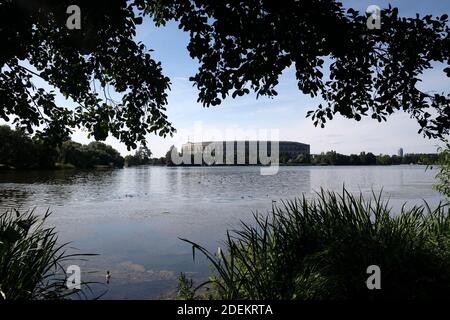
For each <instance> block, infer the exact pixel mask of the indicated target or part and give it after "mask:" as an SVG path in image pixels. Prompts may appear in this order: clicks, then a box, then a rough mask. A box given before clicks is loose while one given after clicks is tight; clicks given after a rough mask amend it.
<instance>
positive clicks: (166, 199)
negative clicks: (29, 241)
mask: <svg viewBox="0 0 450 320" xmlns="http://www.w3.org/2000/svg"><path fill="white" fill-rule="evenodd" d="M433 176H434V172H432V171H425V167H421V166H392V167H281V168H280V170H279V173H278V174H277V175H274V176H261V175H260V170H259V168H257V167H195V168H194V167H192V168H189V167H183V168H181V167H174V168H168V167H138V168H126V169H122V170H106V171H82V170H61V171H27V172H19V171H18V172H0V209H1V210H4V209H5V208H11V207H17V206H21V207H22V208H32V207H38V210H41V211H43V210H45V209H46V208H48V207H50V208H51V210H52V211H53V215H52V216H51V219H50V220H49V222H50V223H51V224H53V225H55V226H56V228H57V230H58V231H59V232H60V236H61V241H73V246H75V247H78V248H80V249H82V252H89V253H99V254H101V256H99V257H94V258H90V259H89V261H87V262H84V263H82V270H83V272H84V273H83V274H84V275H85V276H86V277H87V278H88V279H89V280H95V281H100V282H103V283H105V285H107V286H108V287H109V291H108V293H107V295H106V296H105V297H106V298H160V297H167V296H170V294H171V293H173V291H174V290H175V286H176V277H177V275H178V274H179V272H181V271H183V272H187V273H189V274H190V275H193V276H194V278H195V277H197V278H202V277H204V276H205V275H206V274H207V271H208V267H207V264H205V263H202V262H201V261H199V260H197V262H196V263H193V262H192V252H191V250H190V247H189V246H188V245H187V244H185V243H183V242H181V241H180V240H179V239H178V237H182V238H188V239H191V240H193V241H196V242H200V243H202V244H205V245H207V247H209V248H210V249H212V250H215V249H216V248H217V245H218V241H220V240H221V239H222V237H223V236H224V234H225V230H226V229H227V228H233V227H235V226H236V225H237V224H238V222H239V221H240V220H244V221H249V219H251V215H252V212H254V211H256V210H258V211H260V212H266V211H267V210H269V209H270V208H271V205H272V201H277V200H279V199H286V198H293V197H295V196H299V195H301V194H302V193H304V194H305V195H306V196H307V197H312V196H313V192H314V191H315V190H319V189H320V187H325V188H327V189H333V190H341V189H342V185H343V183H345V185H346V187H347V188H348V189H349V190H350V191H352V192H360V191H361V192H363V193H364V194H365V195H370V194H371V192H372V190H374V191H375V192H379V191H380V190H381V189H382V188H383V190H384V192H385V195H386V196H389V197H390V198H391V204H392V206H393V207H394V209H396V208H399V207H400V206H401V204H403V202H405V201H408V202H409V203H410V204H416V203H420V202H421V199H425V200H427V201H428V202H429V203H430V204H431V205H435V204H437V203H438V202H439V195H438V194H437V193H436V192H435V191H433V190H432V188H431V185H432V184H433V182H434V180H433ZM107 270H109V271H110V272H111V275H112V276H111V279H110V283H109V284H106V278H105V274H106V271H107Z"/></svg>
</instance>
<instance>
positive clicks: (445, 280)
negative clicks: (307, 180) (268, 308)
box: [182, 188, 450, 299]
mask: <svg viewBox="0 0 450 320" xmlns="http://www.w3.org/2000/svg"><path fill="white" fill-rule="evenodd" d="M182 240H184V241H186V242H188V243H190V244H191V245H192V248H193V253H194V258H195V252H196V251H197V250H198V251H200V252H202V253H203V254H204V255H205V256H206V257H207V258H208V259H209V261H210V263H211V264H212V266H213V270H214V272H213V274H212V275H211V277H210V278H209V280H208V281H206V282H204V283H202V284H201V285H200V286H198V287H197V288H196V289H195V290H198V289H200V288H204V287H210V288H211V289H212V290H210V292H212V293H211V296H210V298H220V299H435V298H437V299H450V216H449V207H448V205H440V206H438V207H437V208H436V209H434V210H432V209H431V208H430V207H429V206H428V205H427V204H426V203H425V204H424V205H423V206H415V207H413V208H410V209H407V208H406V207H405V206H403V207H402V209H401V212H399V213H398V214H397V215H395V213H393V212H391V209H390V208H389V204H388V202H387V201H383V200H382V194H381V193H380V194H379V195H375V194H373V197H372V198H371V199H368V200H365V199H363V197H362V195H359V196H354V195H352V194H350V193H349V192H348V191H347V190H345V188H344V189H343V191H342V193H341V194H337V193H335V192H326V191H324V190H321V191H320V192H319V193H317V195H316V197H315V199H314V200H307V199H306V198H305V197H304V196H303V197H302V198H298V199H295V200H293V201H285V202H282V205H280V206H274V207H273V208H272V212H271V214H269V215H268V216H267V215H265V216H263V215H259V214H255V215H254V223H253V224H246V223H242V224H241V227H240V229H239V230H235V231H231V232H227V238H226V241H225V247H226V250H225V252H223V251H221V250H219V251H218V253H211V252H209V251H207V250H206V249H205V248H204V247H202V246H200V245H198V244H196V243H193V242H191V241H189V240H186V239H182ZM369 265H378V266H379V267H380V269H381V290H369V289H368V288H367V286H366V280H367V278H368V277H369V276H370V274H367V273H366V270H367V267H368V266H369Z"/></svg>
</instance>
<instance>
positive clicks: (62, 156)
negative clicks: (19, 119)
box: [0, 125, 124, 169]
mask: <svg viewBox="0 0 450 320" xmlns="http://www.w3.org/2000/svg"><path fill="white" fill-rule="evenodd" d="M57 163H59V164H63V165H71V166H74V167H77V168H93V167H95V166H111V167H119V168H121V167H123V165H124V158H123V157H122V156H121V155H120V153H119V152H118V151H117V150H115V149H114V148H113V147H111V146H109V145H107V144H104V143H102V142H97V141H96V142H91V143H89V144H87V145H83V144H80V143H77V142H74V141H71V140H67V141H64V142H63V143H62V144H61V145H60V146H58V147H53V146H50V145H48V144H45V143H44V142H43V141H42V140H40V139H39V138H38V137H36V136H35V137H30V136H29V135H28V134H27V133H26V132H25V131H24V130H22V129H11V128H10V127H9V126H7V125H3V126H0V165H3V166H7V167H13V168H17V169H50V168H54V167H55V165H56V164H57Z"/></svg>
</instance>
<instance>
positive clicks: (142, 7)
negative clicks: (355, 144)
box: [0, 0, 450, 148]
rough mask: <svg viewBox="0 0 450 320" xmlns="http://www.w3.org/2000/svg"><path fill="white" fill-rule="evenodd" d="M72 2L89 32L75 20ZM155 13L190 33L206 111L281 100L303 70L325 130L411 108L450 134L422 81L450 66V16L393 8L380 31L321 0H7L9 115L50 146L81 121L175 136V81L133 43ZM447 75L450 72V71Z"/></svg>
mask: <svg viewBox="0 0 450 320" xmlns="http://www.w3.org/2000/svg"><path fill="white" fill-rule="evenodd" d="M74 4H76V5H78V6H79V7H80V8H81V13H82V14H81V25H82V27H81V29H79V30H78V29H75V30H71V29H68V28H67V27H66V20H67V18H68V14H67V13H66V9H67V7H68V6H69V5H74ZM145 15H148V16H150V17H151V18H152V19H153V21H154V22H155V23H156V25H158V26H160V25H164V24H165V23H166V22H168V21H170V20H174V21H176V22H177V23H178V25H179V28H180V29H182V30H183V31H185V32H188V33H189V35H190V42H189V44H188V47H187V50H188V52H189V54H190V56H191V57H192V58H194V59H197V60H198V61H199V62H200V67H199V70H198V72H197V73H196V74H195V75H193V76H192V77H191V81H192V82H193V84H194V86H195V87H197V89H198V90H199V94H198V101H199V102H200V103H202V104H203V105H204V106H205V107H209V106H215V105H218V104H220V103H221V101H222V100H223V99H225V98H227V97H228V96H230V95H231V97H233V98H234V97H236V96H242V95H244V94H249V93H250V92H255V93H256V94H257V96H269V97H273V96H276V95H277V91H276V86H277V84H278V78H279V76H280V75H281V73H282V72H283V70H285V69H286V68H289V67H293V68H295V70H296V79H297V85H298V88H299V90H300V91H301V92H302V93H304V94H308V95H311V96H312V97H316V96H319V97H321V98H322V99H323V101H325V103H323V104H320V105H319V106H318V107H317V108H316V109H315V110H311V111H309V112H308V114H307V115H308V116H309V117H311V118H312V120H313V121H314V124H315V125H316V126H319V125H320V126H322V127H323V126H324V124H325V123H326V122H327V121H329V120H331V119H333V117H334V116H335V115H337V114H339V115H342V116H344V117H347V118H350V119H355V120H357V121H359V120H360V119H361V118H362V117H364V116H370V117H372V118H374V119H377V120H378V121H380V122H381V121H386V119H387V117H388V116H389V115H391V114H392V113H394V112H396V111H398V110H404V111H405V112H407V113H409V114H410V116H411V117H412V118H414V119H416V120H417V121H418V123H419V125H420V128H421V129H420V131H419V132H422V133H423V134H424V135H426V136H428V137H434V138H436V137H443V136H445V135H447V134H448V133H449V128H450V94H449V93H447V92H441V93H434V92H433V93H431V92H424V91H421V90H420V89H419V88H418V87H417V84H418V82H419V81H420V76H421V75H422V74H423V72H424V71H425V70H427V69H430V68H432V67H433V62H440V63H444V64H447V65H449V64H450V33H449V30H450V29H449V27H448V16H447V15H445V14H444V15H442V16H440V17H432V16H431V15H425V16H422V17H421V16H419V15H417V16H415V17H410V18H404V17H401V16H400V15H399V13H398V9H397V8H392V7H389V8H386V9H383V10H382V12H381V16H382V26H381V28H380V29H373V30H370V29H369V28H367V25H366V22H367V16H366V14H365V13H360V12H357V11H355V10H353V9H351V8H348V9H346V8H344V7H343V5H342V4H341V3H339V2H337V1H321V0H305V1H294V0H286V1H282V2H280V1H272V0H248V1H245V2H243V1H237V0H229V1H212V0H211V1H208V0H153V1H151V0H132V1H125V0H115V1H107V0H100V1H86V0H71V1H66V0H38V1H33V2H30V1H22V0H9V1H8V0H0V39H1V41H2V47H3V48H5V50H2V52H1V53H0V66H1V73H0V103H1V105H0V117H1V118H3V119H4V120H7V121H8V120H12V121H15V122H16V123H17V124H20V125H21V126H23V127H26V128H27V129H28V131H29V132H32V131H33V130H35V129H36V128H37V129H38V133H39V134H40V135H42V136H43V137H44V138H46V139H48V140H49V141H51V142H59V141H62V140H64V139H66V138H67V137H68V136H69V135H70V133H71V131H72V130H73V129H74V128H77V127H82V128H85V129H87V130H88V132H89V133H90V134H92V135H93V136H94V138H95V139H97V140H104V139H105V138H106V137H107V136H108V134H111V135H113V136H114V137H116V138H118V139H119V140H120V141H122V142H124V143H125V144H126V145H127V146H128V147H129V148H130V147H131V148H136V147H137V142H145V135H146V134H147V133H152V132H153V133H158V134H159V135H161V136H166V135H168V134H172V133H173V132H174V128H173V126H172V124H171V123H170V122H169V121H168V119H167V116H166V114H165V111H166V107H167V94H168V91H169V90H170V79H169V78H168V77H167V76H165V75H164V73H163V70H162V68H161V64H160V62H158V61H155V60H154V59H153V58H152V56H151V54H150V50H149V49H148V48H146V47H145V46H144V45H143V44H142V43H139V42H135V40H134V36H135V33H136V25H137V24H140V23H141V22H142V17H143V16H145ZM327 59H329V61H330V63H329V64H328V63H325V60H327ZM327 61H328V60H327ZM444 72H446V75H447V76H450V68H449V67H446V68H445V69H444ZM32 77H40V78H42V79H44V80H45V81H46V82H47V83H48V84H50V85H52V86H54V87H55V88H57V89H58V90H59V91H60V92H61V93H62V94H63V95H65V96H67V97H70V98H71V99H72V100H73V101H74V102H75V103H76V104H77V107H75V108H69V107H67V106H63V105H57V103H56V102H55V93H54V92H52V91H47V90H45V89H44V88H41V87H36V86H35V85H34V83H33V79H32ZM110 87H112V88H113V89H114V91H115V92H118V93H120V94H122V99H121V101H115V100H114V99H113V98H112V97H111V95H110V94H109V91H108V90H109V88H110Z"/></svg>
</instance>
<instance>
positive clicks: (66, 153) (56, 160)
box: [0, 125, 439, 169]
mask: <svg viewBox="0 0 450 320" xmlns="http://www.w3.org/2000/svg"><path fill="white" fill-rule="evenodd" d="M172 148H174V147H173V146H172V147H171V149H172ZM171 149H170V150H169V151H168V152H167V154H166V156H165V157H160V158H152V157H151V156H152V152H151V151H150V149H148V148H147V147H146V146H141V147H140V148H138V149H137V150H136V152H135V153H134V154H133V155H127V156H126V157H125V158H124V157H122V156H121V155H120V153H119V152H118V151H117V150H115V149H114V148H113V147H111V146H109V145H107V144H105V143H102V142H97V141H96V142H91V143H89V144H87V145H84V144H81V143H77V142H74V141H71V140H68V141H65V142H63V143H62V144H61V145H60V146H57V147H52V146H49V145H47V144H45V143H44V142H43V141H41V140H39V139H38V138H37V137H31V136H30V135H28V134H27V133H26V132H25V131H23V130H22V129H11V128H10V127H9V126H8V125H2V126H0V169H2V168H3V169H5V168H6V169H8V168H9V169H54V168H80V169H89V168H103V167H107V168H122V167H124V166H129V167H131V166H139V165H173V163H172V161H171V157H170V156H171ZM438 159H439V155H438V154H436V153H430V154H405V155H404V156H402V157H400V156H396V155H374V154H373V153H371V152H368V153H366V152H361V153H360V154H351V155H344V154H340V153H337V152H336V151H328V152H326V153H321V154H315V155H308V156H304V155H297V156H290V155H289V154H283V153H281V154H280V155H279V163H280V164H281V165H398V164H423V165H432V164H436V163H437V162H438Z"/></svg>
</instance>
